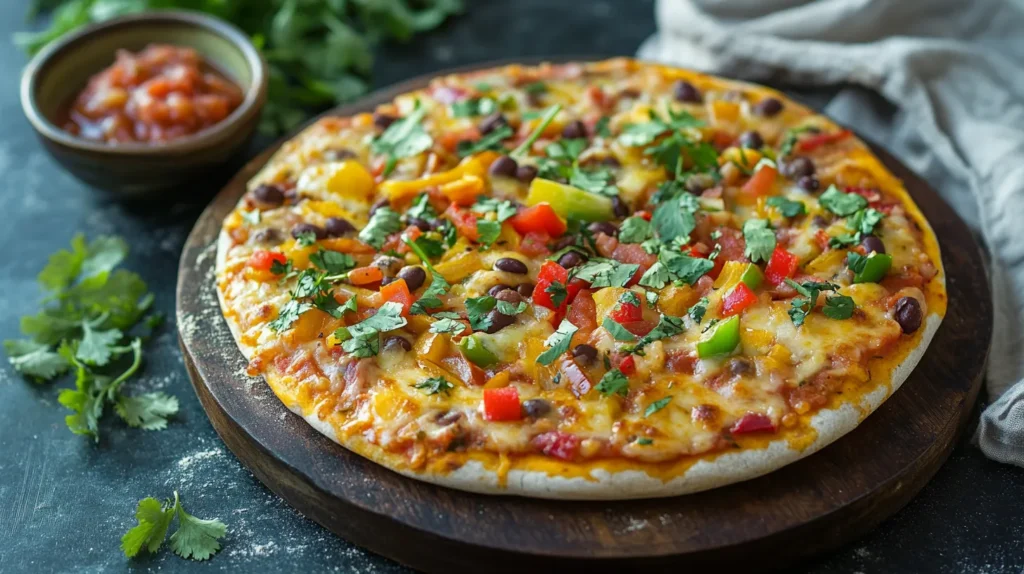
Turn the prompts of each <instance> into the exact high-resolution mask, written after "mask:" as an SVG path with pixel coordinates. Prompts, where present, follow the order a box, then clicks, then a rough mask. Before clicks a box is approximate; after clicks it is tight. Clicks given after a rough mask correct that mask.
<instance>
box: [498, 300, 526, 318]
mask: <svg viewBox="0 0 1024 574" xmlns="http://www.w3.org/2000/svg"><path fill="white" fill-rule="evenodd" d="M526 308H527V304H526V301H520V302H519V303H517V304H512V303H509V302H508V301H498V312H499V313H501V314H502V315H508V316H509V317H514V316H516V315H518V314H520V313H522V312H523V311H526Z"/></svg>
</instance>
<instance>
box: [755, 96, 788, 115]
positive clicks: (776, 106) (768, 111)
mask: <svg viewBox="0 0 1024 574" xmlns="http://www.w3.org/2000/svg"><path fill="white" fill-rule="evenodd" d="M753 111H754V113H755V114H757V115H759V116H764V117H766V118H770V117H772V116H774V115H776V114H778V113H779V112H781V111H782V102H781V101H779V100H778V98H765V99H763V100H761V101H760V102H757V103H756V104H754V108H753Z"/></svg>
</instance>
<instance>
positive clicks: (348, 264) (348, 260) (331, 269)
mask: <svg viewBox="0 0 1024 574" xmlns="http://www.w3.org/2000/svg"><path fill="white" fill-rule="evenodd" d="M309 262H310V263H312V264H313V266H314V267H316V268H317V269H322V270H324V271H326V272H327V273H328V274H329V275H341V274H342V273H345V272H346V271H349V270H350V269H352V268H353V267H355V266H356V262H355V260H354V259H352V256H351V255H348V254H347V253H339V252H337V251H327V250H325V249H320V250H319V251H317V252H316V253H314V254H312V255H310V256H309ZM274 263H277V261H274ZM271 271H273V267H271Z"/></svg>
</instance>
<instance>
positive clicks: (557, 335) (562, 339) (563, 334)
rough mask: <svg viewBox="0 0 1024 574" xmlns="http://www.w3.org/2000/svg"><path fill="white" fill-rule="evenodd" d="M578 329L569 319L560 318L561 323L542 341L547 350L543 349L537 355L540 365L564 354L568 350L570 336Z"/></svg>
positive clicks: (547, 363)
mask: <svg viewBox="0 0 1024 574" xmlns="http://www.w3.org/2000/svg"><path fill="white" fill-rule="evenodd" d="M578 330H579V329H578V328H577V327H576V325H573V324H572V323H570V322H569V321H567V320H565V319H562V322H561V324H559V325H558V329H556V330H555V332H554V333H552V334H551V336H550V337H548V338H547V340H546V341H544V344H545V345H547V346H548V350H546V351H544V352H543V353H541V354H540V355H539V356H538V357H537V362H538V363H540V364H542V365H550V364H551V363H553V362H555V359H557V358H558V357H560V356H562V355H563V354H565V352H566V351H568V350H569V344H570V343H571V342H572V336H573V335H575V334H576V331H578Z"/></svg>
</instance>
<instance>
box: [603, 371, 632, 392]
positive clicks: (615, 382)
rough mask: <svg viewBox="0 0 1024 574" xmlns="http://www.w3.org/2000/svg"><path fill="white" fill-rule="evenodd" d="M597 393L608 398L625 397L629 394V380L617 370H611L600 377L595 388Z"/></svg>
mask: <svg viewBox="0 0 1024 574" xmlns="http://www.w3.org/2000/svg"><path fill="white" fill-rule="evenodd" d="M595 388H596V389H597V392H599V393H601V394H602V395H604V396H606V397H609V396H611V395H620V396H623V397H624V396H626V395H628V394H629V378H628V377H626V375H624V374H622V371H620V370H618V369H612V370H610V371H608V372H607V373H605V374H604V376H603V377H601V380H600V381H598V383H597V386H596V387H595Z"/></svg>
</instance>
